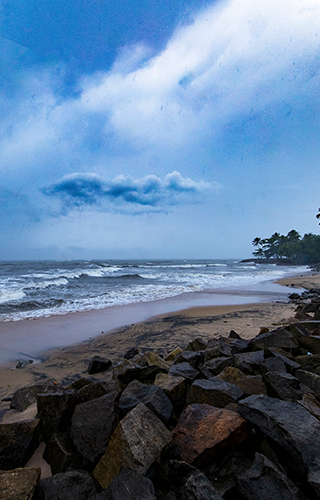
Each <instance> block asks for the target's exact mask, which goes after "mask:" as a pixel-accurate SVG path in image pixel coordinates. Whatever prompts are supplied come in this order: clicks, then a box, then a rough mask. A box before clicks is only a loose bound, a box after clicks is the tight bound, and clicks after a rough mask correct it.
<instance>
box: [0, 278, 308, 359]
mask: <svg viewBox="0 0 320 500" xmlns="http://www.w3.org/2000/svg"><path fill="white" fill-rule="evenodd" d="M285 279H286V278H285ZM287 279H288V280H290V281H291V280H292V277H289V278H287ZM280 284H282V283H281V280H279V281H277V282H276V281H269V280H266V281H262V282H259V283H257V284H254V285H245V286H241V287H235V288H233V289H219V288H217V289H213V290H205V291H201V292H191V293H184V294H181V295H177V296H174V297H168V298H165V299H161V300H156V301H149V302H138V303H134V304H129V305H124V306H112V307H107V308H102V309H92V310H88V311H78V312H74V313H67V314H61V315H52V316H48V317H40V318H34V319H24V320H21V321H5V322H0V332H1V338H0V366H1V365H4V364H8V363H14V362H18V361H19V360H20V361H28V360H32V361H33V362H41V361H43V360H44V359H46V357H47V356H48V355H47V353H48V352H50V351H52V350H55V349H63V348H67V347H70V346H72V345H74V344H78V343H82V342H85V341H87V340H91V339H94V338H97V337H98V336H100V335H101V334H105V335H110V334H111V333H112V332H113V331H114V330H117V329H119V328H125V327H126V326H128V325H132V324H135V323H140V322H143V321H147V320H149V319H150V318H154V317H157V316H159V315H163V314H165V315H169V314H172V313H177V312H178V311H185V310H187V309H189V308H195V307H209V306H211V307H222V306H228V305H232V306H240V305H248V304H257V303H268V302H272V301H287V299H288V291H287V290H285V288H284V287H283V286H280ZM297 291H301V289H300V288H299V287H297ZM217 314H219V312H218V313H217ZM17 346H19V347H17Z"/></svg>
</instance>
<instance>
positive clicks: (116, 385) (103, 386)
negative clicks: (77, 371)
mask: <svg viewBox="0 0 320 500" xmlns="http://www.w3.org/2000/svg"><path fill="white" fill-rule="evenodd" d="M123 389H125V384H122V383H121V382H120V381H119V380H108V381H106V380H101V381H100V382H93V383H91V384H89V385H86V386H85V387H82V388H81V389H79V390H77V395H78V397H79V400H80V402H81V403H85V402H86V401H91V399H97V398H101V397H102V396H105V395H106V394H110V393H115V392H116V393H117V395H119V394H120V393H121V392H122V391H123Z"/></svg>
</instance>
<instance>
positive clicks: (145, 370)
mask: <svg viewBox="0 0 320 500" xmlns="http://www.w3.org/2000/svg"><path fill="white" fill-rule="evenodd" d="M158 373H168V370H167V369H166V368H162V367H161V366H157V365H150V366H149V365H147V366H139V365H135V364H132V365H126V366H124V367H123V368H122V369H121V370H119V371H118V373H117V377H118V379H119V380H120V382H122V383H124V384H126V385H127V384H130V382H132V381H133V380H134V379H136V380H139V381H140V382H146V381H149V382H153V381H154V379H155V378H156V375H157V374H158Z"/></svg>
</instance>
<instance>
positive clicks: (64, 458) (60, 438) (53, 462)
mask: <svg viewBox="0 0 320 500" xmlns="http://www.w3.org/2000/svg"><path fill="white" fill-rule="evenodd" d="M43 458H44V460H45V461H46V462H47V463H48V464H49V465H50V468H51V472H52V474H58V473H60V472H66V471H67V470H69V469H81V468H83V459H82V458H81V457H80V456H79V454H78V452H77V450H76V448H75V446H74V444H73V442H72V440H71V438H70V435H69V433H62V432H61V433H58V434H53V435H52V436H51V438H50V439H49V441H48V443H47V444H46V447H45V450H44V452H43Z"/></svg>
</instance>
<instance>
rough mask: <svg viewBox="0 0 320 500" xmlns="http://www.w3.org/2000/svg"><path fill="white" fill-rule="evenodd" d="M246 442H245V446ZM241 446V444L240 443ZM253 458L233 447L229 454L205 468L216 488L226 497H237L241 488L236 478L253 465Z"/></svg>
mask: <svg viewBox="0 0 320 500" xmlns="http://www.w3.org/2000/svg"><path fill="white" fill-rule="evenodd" d="M245 444H246V442H245V443H244V446H245ZM240 446H241V445H240ZM252 463H253V460H252V459H251V458H247V457H246V456H245V455H243V454H242V453H239V452H238V451H236V450H234V449H231V450H230V451H229V452H228V453H227V454H224V455H222V456H221V458H220V459H219V460H215V461H214V462H213V464H212V465H211V466H210V467H207V468H206V470H205V473H206V476H207V478H208V479H209V480H210V481H211V483H212V484H214V488H215V490H216V491H217V492H218V493H219V494H220V495H221V496H222V497H223V498H226V499H237V498H238V497H239V490H238V489H237V486H236V478H237V477H238V476H240V475H241V474H243V473H244V472H246V470H247V469H249V468H250V467H251V466H252Z"/></svg>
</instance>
